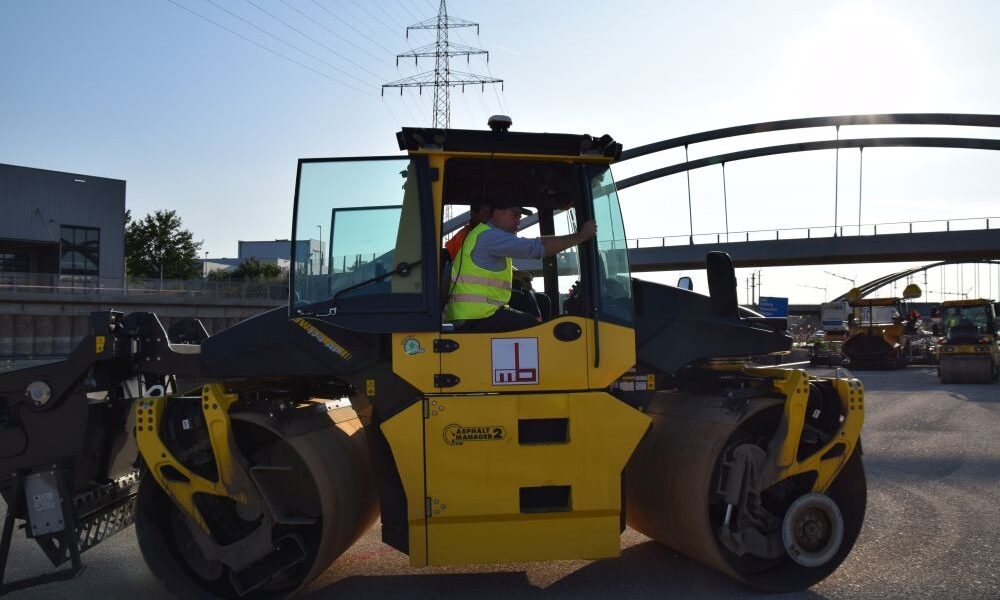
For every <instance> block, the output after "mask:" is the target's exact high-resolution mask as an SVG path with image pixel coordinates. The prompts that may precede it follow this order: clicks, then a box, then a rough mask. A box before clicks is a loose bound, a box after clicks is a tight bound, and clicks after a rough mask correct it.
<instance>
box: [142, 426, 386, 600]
mask: <svg viewBox="0 0 1000 600" xmlns="http://www.w3.org/2000/svg"><path fill="white" fill-rule="evenodd" d="M265 423H266V422H263V421H259V420H255V419H254V418H253V417H250V418H241V417H240V416H239V415H236V414H234V415H233V435H234V437H235V439H236V443H237V445H238V446H239V449H240V451H241V453H242V454H243V456H244V457H245V458H246V459H247V461H248V462H249V464H250V466H251V467H253V466H269V467H275V466H277V467H280V468H279V469H265V470H260V471H257V472H256V478H257V480H258V482H259V485H260V488H261V490H262V492H263V494H264V495H265V497H266V498H267V502H268V504H269V505H270V506H271V507H272V508H273V512H274V513H277V514H281V515H282V518H281V519H276V520H275V521H276V523H275V524H274V525H273V526H272V528H271V540H272V543H273V544H274V546H275V549H276V554H281V553H287V554H288V555H291V556H292V558H290V559H287V561H286V563H282V564H283V565H287V566H283V567H281V568H274V569H272V570H273V573H271V574H269V575H267V576H266V577H265V578H264V579H266V580H264V581H263V582H261V581H253V579H254V577H256V576H257V573H259V572H260V571H259V569H257V568H256V567H251V568H250V569H248V570H247V571H245V572H244V577H234V575H233V573H232V570H231V569H230V568H229V567H228V566H226V565H225V564H223V563H222V562H220V561H218V560H211V559H209V558H207V557H206V556H205V553H203V552H202V551H201V550H200V549H199V547H198V545H197V544H196V543H195V541H194V537H193V536H192V534H191V532H190V529H189V525H188V523H187V522H186V519H187V517H186V516H185V515H184V514H183V513H182V512H181V511H180V510H179V509H178V508H177V506H176V505H175V504H174V503H173V501H172V500H171V499H170V498H169V496H168V495H167V494H166V493H165V492H164V490H163V489H162V488H161V487H160V486H159V484H158V483H157V482H156V480H155V479H153V477H151V476H148V475H147V476H145V477H143V480H142V482H141V483H140V486H139V494H138V498H137V504H136V524H135V525H136V537H137V539H138V542H139V549H140V551H141V552H142V555H143V558H144V559H145V561H146V565H147V566H148V567H149V569H150V571H152V572H153V574H154V575H155V576H156V577H157V578H158V579H160V580H161V581H162V582H163V583H164V585H165V586H166V587H167V589H169V590H170V591H171V592H173V593H174V594H175V595H177V596H178V597H181V598H250V599H272V598H287V597H290V596H292V595H294V594H295V593H296V592H297V591H299V590H300V589H302V588H303V587H304V586H305V585H306V584H308V583H309V582H310V581H312V580H313V579H314V578H316V577H317V576H318V575H319V574H321V573H322V572H323V571H324V570H325V569H326V568H327V567H328V566H329V565H330V564H331V563H332V562H333V561H334V560H336V558H337V557H338V556H339V555H340V554H341V553H343V552H344V550H346V549H347V548H348V547H350V545H351V544H353V543H354V541H355V540H357V538H358V537H359V536H360V535H361V534H362V533H364V531H365V530H366V529H367V528H368V527H369V526H370V525H371V523H372V522H373V521H374V518H375V514H376V513H377V510H378V503H377V500H376V498H375V495H374V491H373V485H372V480H371V473H370V470H369V469H370V467H369V465H368V462H367V455H366V452H365V448H364V439H363V433H364V432H363V430H358V431H356V432H355V434H354V435H353V436H348V435H347V434H346V433H345V432H344V431H342V430H340V429H338V428H336V427H331V426H327V427H324V428H321V429H314V430H312V431H308V432H305V433H300V434H298V435H295V436H294V437H287V438H286V437H283V436H282V434H281V433H279V432H278V431H276V430H274V429H273V428H271V427H269V426H266V425H265ZM327 423H329V421H327ZM234 506H235V503H234V502H231V501H229V500H228V499H219V498H217V497H209V498H207V499H206V500H205V501H204V502H202V503H200V504H199V508H200V509H201V510H202V512H203V514H205V515H206V520H209V521H210V522H212V523H214V524H217V525H219V527H218V529H217V528H216V527H212V530H213V538H214V541H216V542H218V543H219V545H220V546H223V545H229V544H233V543H238V542H239V541H240V540H241V539H243V538H245V537H246V536H247V535H248V534H249V533H250V532H251V531H252V530H253V529H255V525H254V521H253V520H251V521H246V520H243V517H242V516H241V515H239V514H238V512H237V511H236V510H234V508H233V507H234ZM256 519H257V520H258V522H259V517H257V518H256ZM277 521H283V522H284V523H279V522H277ZM241 536H242V537H241ZM265 560H266V559H265ZM262 569H264V570H265V571H266V568H263V567H262ZM247 573H249V579H250V580H251V585H252V586H253V587H252V588H251V589H250V591H247V589H248V588H247V580H246V575H247ZM241 592H242V593H241Z"/></svg>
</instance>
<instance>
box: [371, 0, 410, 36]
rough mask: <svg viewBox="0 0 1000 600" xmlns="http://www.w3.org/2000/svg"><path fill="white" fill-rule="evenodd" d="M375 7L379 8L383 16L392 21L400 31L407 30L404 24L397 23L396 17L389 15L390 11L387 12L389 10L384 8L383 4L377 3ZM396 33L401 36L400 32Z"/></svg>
mask: <svg viewBox="0 0 1000 600" xmlns="http://www.w3.org/2000/svg"><path fill="white" fill-rule="evenodd" d="M375 6H377V7H378V9H379V10H380V11H382V14H384V15H385V16H386V18H387V19H389V20H390V21H392V24H393V25H395V26H396V27H398V28H399V29H404V28H406V25H403V24H402V23H400V22H399V21H397V20H396V18H395V17H393V16H392V15H391V14H389V11H387V10H386V9H385V7H384V6H382V3H381V2H376V3H375ZM395 33H396V34H397V35H398V34H399V32H398V31H395Z"/></svg>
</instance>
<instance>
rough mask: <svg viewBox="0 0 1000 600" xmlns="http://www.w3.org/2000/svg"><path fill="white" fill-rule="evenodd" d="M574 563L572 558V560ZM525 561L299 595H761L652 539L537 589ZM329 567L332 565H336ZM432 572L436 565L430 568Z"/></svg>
mask: <svg viewBox="0 0 1000 600" xmlns="http://www.w3.org/2000/svg"><path fill="white" fill-rule="evenodd" d="M574 562H576V561H574ZM565 565H566V563H562V567H561V566H560V563H552V564H551V565H542V564H540V563H539V564H532V563H529V564H526V565H523V566H521V568H522V569H524V570H517V569H518V566H517V565H513V566H511V570H510V571H504V572H499V573H481V572H480V573H430V572H428V573H427V574H422V575H421V574H415V575H384V576H349V577H345V578H343V579H340V580H337V581H334V582H331V583H328V584H325V585H322V587H320V586H314V588H313V589H312V590H311V592H310V593H308V594H307V595H305V596H304V598H308V599H310V600H323V599H330V600H333V599H337V600H343V599H350V598H359V599H360V598H379V599H380V600H421V599H425V598H427V599H430V598H435V599H436V598H455V597H461V596H474V597H476V598H481V599H484V600H509V599H511V598H518V599H527V600H532V599H535V600H560V599H567V600H569V599H573V600H577V599H585V598H629V599H654V598H655V599H657V600H671V599H676V600H681V599H685V600H687V599H693V600H721V599H730V598H734V599H735V598H756V597H761V596H762V594H760V593H758V592H755V591H754V590H752V589H750V588H748V587H746V586H743V585H741V584H740V583H738V582H736V581H734V580H732V579H729V578H728V577H726V576H725V575H723V574H722V573H719V572H717V571H714V570H712V569H710V568H708V567H706V566H704V565H702V564H700V563H698V562H696V561H694V560H691V559H689V558H687V557H685V556H683V555H681V554H678V553H676V552H673V551H671V550H670V549H668V548H665V547H663V546H661V545H659V544H657V543H656V542H653V541H646V542H642V543H638V544H636V545H633V546H630V547H628V548H625V549H624V550H622V554H621V556H620V557H619V558H616V559H609V560H599V561H593V562H589V563H586V564H585V565H584V566H582V567H580V568H578V569H576V570H573V571H571V572H569V573H568V574H567V575H565V576H563V577H561V578H559V579H557V580H556V581H554V582H553V583H551V584H549V585H547V586H544V587H541V586H539V585H537V584H535V583H532V581H531V577H530V576H529V570H535V569H546V568H549V567H551V568H554V569H556V570H561V569H562V568H564V567H565ZM333 568H334V570H336V569H337V566H336V565H335V566H334V567H333ZM435 570H436V569H435ZM766 597H768V598H775V599H779V598H780V599H782V600H784V599H793V598H794V599H796V600H798V599H801V600H822V599H823V598H825V597H826V596H823V595H822V594H819V593H816V592H815V591H812V590H805V591H802V592H798V593H794V594H784V595H771V594H768V595H767V596H766Z"/></svg>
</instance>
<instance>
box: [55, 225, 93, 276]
mask: <svg viewBox="0 0 1000 600" xmlns="http://www.w3.org/2000/svg"><path fill="white" fill-rule="evenodd" d="M100 248H101V230H100V229H97V228H96V227H76V226H73V225H63V226H62V256H61V258H60V261H59V270H60V272H62V273H63V274H65V275H97V274H98V272H99V270H100V264H101V261H100Z"/></svg>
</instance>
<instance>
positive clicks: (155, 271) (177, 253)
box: [125, 210, 202, 283]
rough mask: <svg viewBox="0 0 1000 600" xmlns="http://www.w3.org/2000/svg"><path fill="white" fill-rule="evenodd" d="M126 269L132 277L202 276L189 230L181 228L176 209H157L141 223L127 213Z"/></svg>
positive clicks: (178, 277) (197, 248)
mask: <svg viewBox="0 0 1000 600" xmlns="http://www.w3.org/2000/svg"><path fill="white" fill-rule="evenodd" d="M125 221H126V223H125V266H126V268H127V269H128V273H129V274H130V275H134V276H138V277H159V278H160V282H161V283H162V281H163V280H164V279H194V278H196V277H200V276H201V272H202V269H201V266H200V265H199V264H198V251H199V250H201V242H195V241H194V240H193V236H192V234H191V232H190V231H188V230H187V229H182V228H181V225H182V223H181V218H180V217H178V216H177V211H175V210H158V211H156V212H155V213H153V214H150V215H146V216H145V218H143V219H142V220H141V221H133V220H132V215H131V212H130V211H126V213H125Z"/></svg>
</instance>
